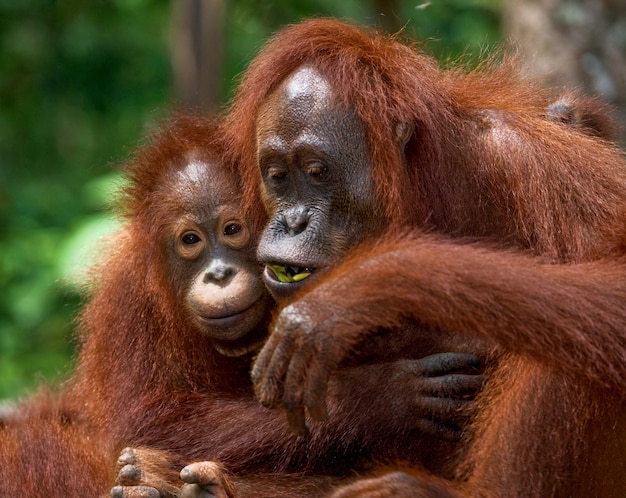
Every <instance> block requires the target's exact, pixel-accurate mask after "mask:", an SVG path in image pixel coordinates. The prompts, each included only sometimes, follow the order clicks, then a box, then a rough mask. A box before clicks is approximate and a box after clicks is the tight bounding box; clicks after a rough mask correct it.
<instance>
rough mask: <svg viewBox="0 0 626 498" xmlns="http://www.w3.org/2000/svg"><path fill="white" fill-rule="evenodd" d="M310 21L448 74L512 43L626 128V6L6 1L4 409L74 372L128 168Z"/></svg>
mask: <svg viewBox="0 0 626 498" xmlns="http://www.w3.org/2000/svg"><path fill="white" fill-rule="evenodd" d="M309 16H334V17H338V18H343V19H352V20H355V21H357V22H360V23H362V24H367V25H374V26H378V27H380V28H381V29H383V30H386V31H389V32H396V31H398V30H400V29H402V30H404V32H405V34H406V35H409V36H411V37H414V38H416V39H419V40H424V41H425V42H426V47H427V48H428V50H429V51H430V52H431V53H432V54H433V55H434V56H435V57H437V58H438V59H440V60H441V61H444V62H445V61H449V60H451V59H452V60H454V59H456V58H459V57H463V58H465V59H466V58H467V56H468V55H471V56H476V57H477V56H479V55H481V54H486V53H489V52H490V51H491V50H492V49H493V48H494V47H496V46H498V44H500V43H503V42H507V41H511V40H513V41H516V42H517V43H518V48H519V50H520V52H521V54H522V56H523V57H524V58H526V59H527V60H528V69H527V71H526V72H527V73H529V74H533V75H534V76H537V77H540V78H544V79H546V80H547V81H548V82H549V83H550V84H552V85H554V86H555V87H559V86H562V85H567V86H579V87H582V88H584V89H586V90H587V91H588V92H591V93H596V94H600V95H602V96H603V97H604V98H605V99H606V100H607V101H609V102H610V103H612V104H613V105H614V106H615V108H616V115H617V117H618V118H619V119H621V120H622V122H626V118H625V116H626V114H625V112H626V0H618V1H611V0H604V1H597V0H571V1H565V0H544V1H540V0H431V1H429V2H422V1H419V0H416V1H407V0H367V1H366V0H342V1H341V2H338V1H337V0H275V1H269V0H171V1H167V0H21V1H19V2H16V1H14V0H0V400H1V399H7V398H14V397H16V396H19V395H22V394H24V393H26V392H28V391H30V390H32V389H34V388H35V386H36V385H37V384H39V383H41V382H42V381H43V380H44V379H50V380H53V381H58V380H61V379H62V378H63V377H64V376H65V375H66V374H67V372H69V371H70V370H71V368H72V359H73V348H74V342H73V321H72V320H73V318H74V316H75V314H76V311H77V309H78V306H79V304H80V290H79V285H78V284H79V283H80V269H81V268H82V267H83V266H84V265H85V264H87V263H88V262H89V260H90V258H91V257H92V256H93V254H94V251H95V249H94V241H95V240H97V239H98V237H99V236H101V235H103V234H105V233H107V232H109V231H111V230H112V229H113V228H114V227H115V219H114V218H113V217H112V216H111V215H110V214H109V211H108V209H109V205H110V202H111V200H112V197H113V195H114V193H115V191H116V190H117V189H118V188H119V185H120V178H119V174H118V172H117V170H116V169H115V168H116V166H118V165H119V164H121V163H123V161H124V158H125V157H126V156H127V154H128V152H129V151H130V150H131V149H132V148H133V147H134V146H135V145H136V144H137V143H138V141H139V140H140V138H141V136H143V135H145V133H146V132H147V131H148V130H149V129H150V128H151V127H152V126H154V125H155V123H156V121H157V120H158V119H159V118H161V117H163V116H165V115H167V113H168V110H169V109H171V108H172V106H173V105H176V106H189V107H193V108H199V109H202V110H203V111H206V112H211V111H212V110H215V109H218V108H220V107H221V106H223V105H225V104H226V103H227V102H228V100H229V98H230V96H231V93H232V89H233V87H234V85H235V84H236V81H237V75H238V74H239V73H240V72H241V71H242V70H243V69H244V68H245V67H246V65H247V63H248V62H249V61H250V59H251V58H252V57H253V56H254V54H255V52H256V51H257V50H258V48H259V47H260V45H261V44H262V42H263V40H264V39H265V38H266V37H267V36H268V35H270V34H271V33H272V32H273V31H275V30H276V29H277V28H278V27H279V26H281V25H283V24H286V23H292V22H297V21H299V20H300V19H302V18H303V17H309ZM621 138H622V141H623V142H622V143H624V138H625V136H624V135H622V137H621Z"/></svg>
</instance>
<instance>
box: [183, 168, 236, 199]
mask: <svg viewBox="0 0 626 498" xmlns="http://www.w3.org/2000/svg"><path fill="white" fill-rule="evenodd" d="M173 188H174V191H175V192H176V193H177V197H179V199H180V200H181V202H182V203H183V204H184V205H185V206H186V207H187V208H188V207H189V206H194V207H195V206H199V205H204V206H218V205H222V204H228V203H232V202H237V201H238V199H239V188H238V185H237V179H236V178H235V174H234V173H233V172H231V171H229V170H227V169H226V168H225V167H223V166H222V165H220V164H219V163H217V162H212V161H198V160H190V161H189V162H188V163H187V164H186V165H185V166H184V167H183V168H182V169H180V170H179V171H177V172H176V174H175V176H174V181H173Z"/></svg>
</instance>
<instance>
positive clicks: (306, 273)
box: [265, 263, 315, 283]
mask: <svg viewBox="0 0 626 498" xmlns="http://www.w3.org/2000/svg"><path fill="white" fill-rule="evenodd" d="M265 267H266V268H267V269H268V270H270V271H271V272H272V273H273V274H274V276H275V277H276V280H278V281H279V282H283V283H294V282H301V281H302V280H304V279H306V278H309V277H310V276H311V274H312V273H313V272H314V271H315V268H311V267H308V266H302V267H300V266H290V265H276V264H269V263H268V264H266V265H265Z"/></svg>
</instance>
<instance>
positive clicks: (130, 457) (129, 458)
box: [117, 448, 137, 466]
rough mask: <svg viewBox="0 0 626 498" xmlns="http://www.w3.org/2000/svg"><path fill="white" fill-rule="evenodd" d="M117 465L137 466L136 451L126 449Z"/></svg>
mask: <svg viewBox="0 0 626 498" xmlns="http://www.w3.org/2000/svg"><path fill="white" fill-rule="evenodd" d="M117 463H118V465H120V466H124V465H127V464H130V465H135V464H136V463H137V455H136V454H135V450H134V449H133V448H124V449H123V450H122V452H121V453H120V456H119V458H118V459H117Z"/></svg>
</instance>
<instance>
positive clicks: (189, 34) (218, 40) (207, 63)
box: [171, 0, 224, 112]
mask: <svg viewBox="0 0 626 498" xmlns="http://www.w3.org/2000/svg"><path fill="white" fill-rule="evenodd" d="M172 11H173V12H172V19H173V29H172V37H171V50H172V65H173V71H174V92H175V97H176V100H177V102H178V104H180V105H181V106H182V107H184V108H192V109H197V110H200V111H203V112H211V111H214V110H215V109H216V108H218V106H219V105H220V101H221V96H222V74H223V58H224V53H223V39H224V35H223V32H222V26H223V17H224V0H175V1H173V2H172Z"/></svg>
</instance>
